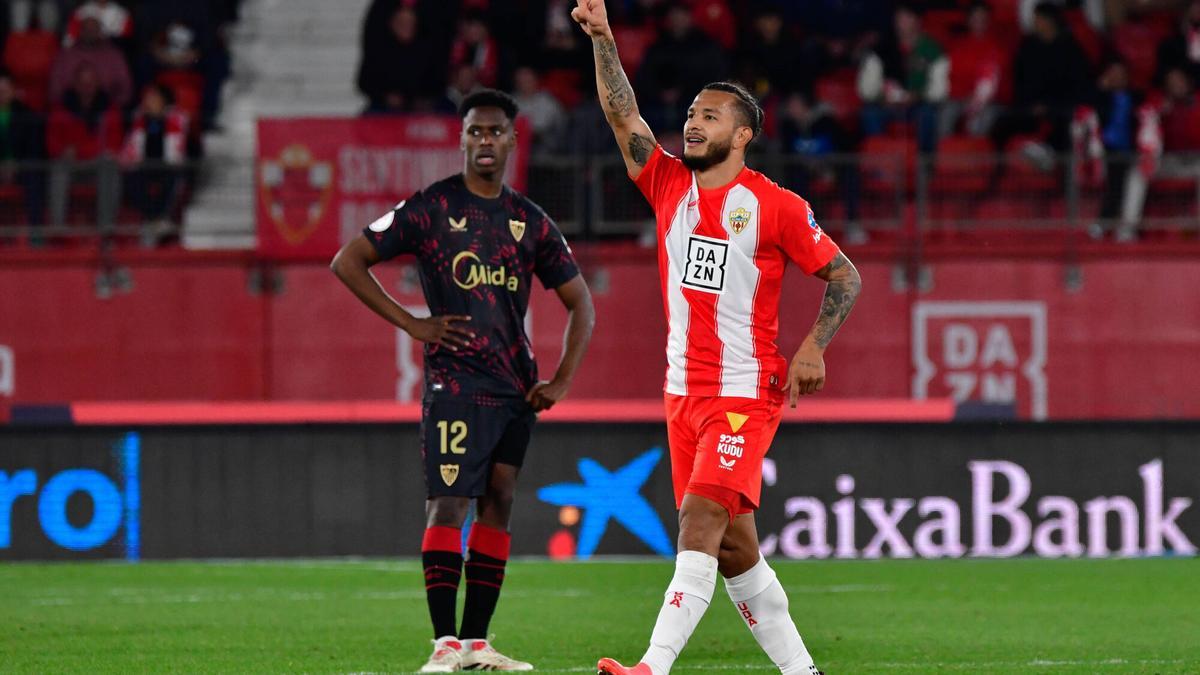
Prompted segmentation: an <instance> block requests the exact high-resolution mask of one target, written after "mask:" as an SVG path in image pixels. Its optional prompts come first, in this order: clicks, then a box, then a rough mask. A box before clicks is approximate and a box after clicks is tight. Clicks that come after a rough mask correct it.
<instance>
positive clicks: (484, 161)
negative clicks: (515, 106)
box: [462, 106, 517, 178]
mask: <svg viewBox="0 0 1200 675" xmlns="http://www.w3.org/2000/svg"><path fill="white" fill-rule="evenodd" d="M516 140H517V135H516V132H515V131H514V130H513V125H512V120H510V119H508V116H507V115H505V114H504V111H503V110H501V109H499V108H495V107H490V106H489V107H479V108H471V110H470V111H469V112H468V113H467V116H466V117H464V118H463V131H462V149H463V152H465V153H466V154H467V158H466V159H467V171H470V172H472V173H474V174H477V175H479V176H483V177H487V178H491V177H492V176H496V175H503V174H504V166H505V164H507V163H508V155H509V153H511V152H512V149H513V146H514V145H515V144H516Z"/></svg>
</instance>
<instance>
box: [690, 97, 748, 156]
mask: <svg viewBox="0 0 1200 675" xmlns="http://www.w3.org/2000/svg"><path fill="white" fill-rule="evenodd" d="M733 100H734V97H733V94H730V93H728V92H724V91H713V90H710V89H705V90H703V91H701V92H700V94H699V95H698V96H696V100H694V101H692V107H690V108H688V112H687V121H686V122H684V124H683V163H684V165H685V166H687V167H688V168H689V169H691V170H693V171H704V170H705V169H708V168H710V167H713V166H716V165H717V164H720V163H721V162H724V161H725V160H726V159H728V158H729V153H730V151H731V150H732V149H733V141H734V138H733V137H734V132H736V131H737V129H738V126H737V121H738V117H737V112H736V110H735V109H734V106H733Z"/></svg>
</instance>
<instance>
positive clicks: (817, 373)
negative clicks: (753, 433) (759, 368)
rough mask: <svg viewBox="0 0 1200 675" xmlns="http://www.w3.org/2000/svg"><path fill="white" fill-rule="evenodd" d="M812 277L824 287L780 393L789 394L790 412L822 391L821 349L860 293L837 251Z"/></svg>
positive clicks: (859, 280)
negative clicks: (802, 399) (803, 398)
mask: <svg viewBox="0 0 1200 675" xmlns="http://www.w3.org/2000/svg"><path fill="white" fill-rule="evenodd" d="M815 276H817V277H819V278H821V279H824V280H825V281H826V283H827V284H828V285H827V286H826V287H825V298H824V299H823V300H822V301H821V313H820V315H818V316H817V322H816V323H815V324H813V327H812V330H811V331H809V333H808V336H807V337H805V338H804V342H803V343H802V344H801V345H800V349H799V350H797V351H796V356H795V357H793V358H792V365H791V368H789V369H788V381H787V385H786V386H785V387H784V390H785V391H788V392H789V400H790V402H791V406H792V407H793V408H795V407H796V400H797V399H798V398H799V397H800V396H802V395H807V394H815V393H817V392H818V391H821V390H822V389H824V388H825V348H826V347H828V346H829V343H830V342H831V341H832V340H833V336H834V334H836V333H837V331H838V328H840V327H841V325H842V323H843V322H845V320H846V317H847V316H849V315H850V310H851V309H852V308H853V307H854V301H855V300H857V299H858V292H859V290H861V289H862V278H861V277H859V275H858V270H857V269H855V268H854V263H851V262H850V259H849V258H847V257H846V255H845V254H844V253H841V252H840V251H839V252H838V254H837V255H836V256H834V257H833V260H831V261H829V264H828V265H826V266H824V267H822V268H821V269H820V270H818V271H817V272H816V274H815Z"/></svg>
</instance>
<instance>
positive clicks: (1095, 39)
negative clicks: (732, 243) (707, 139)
mask: <svg viewBox="0 0 1200 675" xmlns="http://www.w3.org/2000/svg"><path fill="white" fill-rule="evenodd" d="M573 4H574V3H573V1H572V0H462V1H461V2H447V1H445V0H374V2H373V3H372V4H371V6H370V9H369V11H368V14H367V17H366V20H365V23H364V28H363V36H362V41H363V44H362V47H363V56H362V62H361V68H360V71H359V75H358V86H359V89H360V90H361V91H362V93H363V94H364V96H366V98H367V99H368V104H367V108H366V111H365V112H366V113H367V114H389V113H407V112H413V111H452V110H453V109H454V106H455V105H456V104H457V102H458V101H459V100H461V98H462V97H463V96H464V95H465V94H466V93H467V92H469V91H470V90H472V89H473V88H475V87H478V86H495V87H500V88H502V89H505V90H508V91H510V92H512V93H513V94H514V95H515V96H516V98H517V99H518V101H519V102H520V104H521V107H522V109H523V110H524V112H525V114H526V115H527V117H528V118H529V123H530V125H531V128H532V130H533V133H534V148H535V151H536V152H545V153H553V152H572V153H588V154H595V153H609V152H611V151H612V142H611V138H610V137H609V134H608V130H607V126H606V125H604V123H603V118H602V115H601V114H600V112H599V109H598V106H597V105H596V102H595V101H594V96H592V95H591V94H590V92H592V90H593V85H592V82H591V78H592V77H593V74H592V69H593V65H592V57H591V47H590V44H588V43H587V42H586V38H585V37H584V36H583V35H582V33H581V32H580V31H579V30H578V29H577V27H576V26H574V25H573V24H572V23H571V20H570V15H569V12H570V8H571V7H572V6H573ZM608 6H609V13H610V15H611V16H612V17H613V23H614V27H615V30H614V34H615V38H616V42H617V44H618V48H619V50H620V54H621V57H622V61H623V62H624V64H625V67H626V69H627V71H628V72H629V73H630V75H631V79H632V80H633V83H634V87H635V89H636V91H637V94H638V100H639V104H640V107H641V110H642V113H643V115H644V117H645V118H646V120H647V122H648V123H649V124H650V126H651V128H653V129H655V131H656V133H657V134H658V138H659V139H660V141H662V142H663V143H664V145H665V146H667V147H668V148H677V147H678V146H679V145H680V143H681V140H680V138H679V133H680V130H681V129H682V125H683V119H684V117H683V116H684V114H685V111H686V108H687V105H688V103H689V102H690V99H691V97H692V96H693V95H694V93H695V92H696V91H697V90H699V88H700V87H701V86H702V85H703V84H705V83H706V82H710V81H713V80H719V79H723V78H734V79H737V80H739V81H741V82H743V83H745V84H747V85H748V86H750V87H751V89H752V90H753V91H754V93H755V94H757V95H758V96H759V98H760V99H761V100H762V101H763V104H764V108H765V109H766V111H767V120H766V121H767V124H766V142H765V143H761V144H760V146H761V147H760V148H759V152H764V151H765V152H774V153H779V154H783V155H790V156H795V157H802V158H806V159H809V160H818V161H819V160H820V159H821V158H823V157H833V156H835V155H840V154H843V153H860V154H861V156H864V157H865V156H868V155H878V154H881V153H898V154H901V155H904V156H906V157H909V158H910V161H912V160H911V158H912V157H914V156H920V157H924V158H927V159H928V160H929V161H930V162H931V163H932V164H931V165H932V166H933V176H934V180H939V179H942V180H944V182H945V184H946V185H947V186H951V187H953V188H955V189H963V188H965V187H969V186H975V187H974V188H973V189H978V191H979V192H981V193H982V192H985V191H987V190H992V189H995V188H996V187H997V185H1001V184H1004V182H1005V181H1006V180H1010V179H1011V174H1012V173H1014V172H1016V173H1020V171H1018V169H1019V170H1024V171H1025V172H1026V173H1033V174H1036V173H1037V172H1038V171H1039V170H1041V171H1047V170H1048V169H1049V168H1050V167H1052V166H1055V165H1056V162H1057V161H1058V160H1056V158H1058V157H1063V156H1068V155H1070V156H1074V157H1075V158H1076V160H1077V161H1075V162H1073V163H1072V171H1073V176H1074V178H1075V179H1077V180H1078V184H1079V185H1080V186H1081V187H1082V188H1092V189H1094V190H1095V191H1096V192H1097V193H1099V194H1101V195H1102V199H1101V201H1102V202H1103V203H1102V205H1101V206H1100V207H1099V210H1100V213H1099V217H1100V218H1101V219H1104V220H1106V221H1107V220H1113V221H1117V220H1119V221H1120V222H1121V223H1123V225H1122V226H1121V227H1119V228H1118V229H1117V237H1118V238H1120V239H1131V238H1133V237H1134V236H1135V232H1134V229H1133V228H1134V227H1135V225H1136V223H1137V222H1138V221H1139V220H1140V218H1141V209H1142V204H1143V202H1144V201H1145V197H1146V193H1147V188H1148V185H1149V183H1150V181H1151V179H1153V178H1154V177H1156V176H1157V177H1158V178H1159V179H1162V178H1170V177H1184V176H1194V175H1195V174H1196V173H1197V171H1198V170H1200V163H1196V162H1195V161H1194V160H1192V159H1190V158H1188V157H1187V156H1186V154H1184V155H1180V154H1178V153H1188V152H1194V151H1200V101H1198V99H1197V95H1196V81H1197V77H1200V1H1192V2H1178V1H1157V0H1066V1H1057V2H1056V1H1040V2H1039V1H1035V0H989V1H986V2H983V1H978V0H976V1H970V0H966V1H960V0H930V1H927V2H913V3H896V2H890V1H887V0H857V1H855V2H846V1H843V0H811V1H809V0H806V1H805V2H789V1H787V0H773V1H772V0H758V1H756V2H744V3H743V2H731V1H729V0H690V1H686V2H683V1H668V0H610V1H609V2H608ZM1164 153H1165V154H1164ZM956 155H957V156H959V157H967V156H987V155H991V156H994V157H1001V156H1003V157H1019V158H1020V166H1019V167H1017V169H1013V168H1012V167H1008V168H1006V167H1005V164H1006V162H1005V161H1002V160H999V159H994V160H992V161H991V163H990V164H988V166H991V167H993V168H992V169H991V170H990V171H984V172H983V173H984V174H986V175H985V179H984V180H974V179H972V175H973V176H974V178H978V176H979V174H980V168H979V166H978V165H970V164H969V163H961V162H960V163H957V164H956V163H955V162H953V161H950V159H949V158H953V157H954V156H956ZM1064 164H1065V163H1064ZM955 167H957V169H956V168H955ZM956 172H957V175H956ZM801 173H803V172H801ZM1006 173H1007V174H1010V175H1006ZM839 174H841V175H842V178H843V179H842V180H841V181H840V182H841V183H842V184H843V189H844V188H845V187H846V186H847V185H849V186H850V187H851V189H850V190H849V192H848V193H847V195H848V196H847V198H846V201H847V207H846V211H847V212H848V213H849V214H850V219H851V220H853V212H854V210H855V209H856V206H855V202H856V201H857V197H856V196H855V195H857V194H858V193H859V192H860V191H861V190H863V189H866V187H865V186H859V183H860V182H861V183H869V182H870V178H869V177H859V176H857V175H856V176H854V177H853V178H851V177H850V176H849V175H846V174H847V171H841V172H839ZM794 178H795V181H798V182H800V183H801V184H802V185H803V184H804V183H805V179H804V177H803V176H799V175H797V176H794ZM1034 180H1035V182H1036V177H1035V179H1034ZM1009 185H1010V186H1011V185H1014V184H1011V183H1009ZM1015 185H1016V186H1017V187H1020V185H1021V183H1020V179H1019V178H1018V179H1017V183H1016V184H1015ZM1181 189H1190V190H1191V191H1192V192H1193V193H1194V191H1195V189H1196V187H1195V181H1194V180H1192V181H1191V184H1190V187H1189V186H1188V185H1187V184H1186V182H1185V184H1184V185H1183V186H1182V188H1181ZM1118 216H1119V218H1118Z"/></svg>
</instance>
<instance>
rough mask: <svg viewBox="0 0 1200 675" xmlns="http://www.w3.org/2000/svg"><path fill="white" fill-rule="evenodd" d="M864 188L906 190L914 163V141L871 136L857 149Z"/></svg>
mask: <svg viewBox="0 0 1200 675" xmlns="http://www.w3.org/2000/svg"><path fill="white" fill-rule="evenodd" d="M860 152H861V160H860V166H861V167H862V173H863V186H864V187H865V188H866V189H867V190H869V191H876V192H885V191H889V190H896V189H897V188H898V187H899V188H900V189H907V187H908V184H909V180H910V177H911V176H913V175H914V172H915V170H916V164H917V142H916V141H915V140H913V139H911V138H897V137H894V136H870V137H868V138H866V139H865V140H864V141H863V142H862V146H861V148H860Z"/></svg>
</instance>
